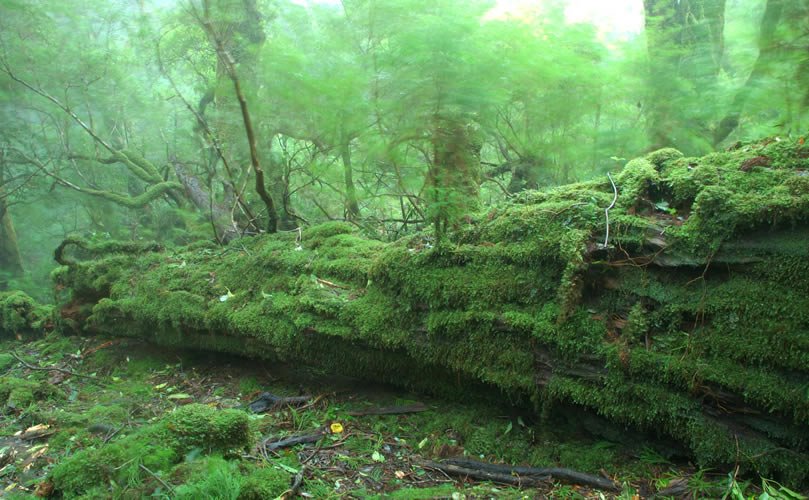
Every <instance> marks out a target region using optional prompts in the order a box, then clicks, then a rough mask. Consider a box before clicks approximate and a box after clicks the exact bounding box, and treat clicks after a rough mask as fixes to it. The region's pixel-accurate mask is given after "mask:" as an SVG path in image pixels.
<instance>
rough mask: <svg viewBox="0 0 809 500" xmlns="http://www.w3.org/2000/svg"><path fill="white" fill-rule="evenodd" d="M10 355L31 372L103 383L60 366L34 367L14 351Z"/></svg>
mask: <svg viewBox="0 0 809 500" xmlns="http://www.w3.org/2000/svg"><path fill="white" fill-rule="evenodd" d="M9 354H11V357H12V358H14V359H16V360H17V361H18V362H19V363H20V364H22V365H23V366H24V367H25V368H27V369H29V370H34V371H41V372H59V373H64V374H65V375H71V376H73V377H78V378H86V379H90V380H95V381H96V382H99V383H101V381H100V380H98V379H97V378H95V377H91V376H90V375H82V374H81V373H76V372H74V371H71V370H67V369H65V368H59V367H58V366H34V365H32V364H30V363H28V362H27V361H25V360H24V359H22V358H21V357H20V356H19V355H18V354H17V353H16V352H14V351H9Z"/></svg>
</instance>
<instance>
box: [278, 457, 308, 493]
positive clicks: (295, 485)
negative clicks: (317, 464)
mask: <svg viewBox="0 0 809 500" xmlns="http://www.w3.org/2000/svg"><path fill="white" fill-rule="evenodd" d="M305 473H306V466H305V465H304V466H303V467H301V470H299V471H298V473H297V474H295V480H294V481H292V487H291V488H289V489H288V490H287V491H285V492H284V493H283V494H282V495H281V498H284V499H286V498H293V497H296V496H298V493H299V492H300V490H301V486H303V475H304V474H305Z"/></svg>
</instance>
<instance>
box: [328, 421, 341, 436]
mask: <svg viewBox="0 0 809 500" xmlns="http://www.w3.org/2000/svg"><path fill="white" fill-rule="evenodd" d="M330 428H331V432H332V434H340V433H341V432H343V424H341V423H340V422H334V423H333V424H331V426H330Z"/></svg>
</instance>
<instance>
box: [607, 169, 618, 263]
mask: <svg viewBox="0 0 809 500" xmlns="http://www.w3.org/2000/svg"><path fill="white" fill-rule="evenodd" d="M607 178H608V179H609V180H610V184H612V192H613V194H614V196H613V198H612V203H610V206H608V207H607V208H605V209H604V217H605V218H606V219H607V230H606V233H605V234H604V248H606V247H607V243H608V242H609V240H610V209H611V208H612V207H614V206H615V202H616V201H618V188H617V187H615V181H613V180H612V176H611V175H610V173H609V172H607Z"/></svg>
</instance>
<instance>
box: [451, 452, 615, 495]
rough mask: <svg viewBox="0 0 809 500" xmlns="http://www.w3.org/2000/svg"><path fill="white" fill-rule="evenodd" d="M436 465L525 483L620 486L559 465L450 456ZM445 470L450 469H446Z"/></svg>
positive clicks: (600, 486)
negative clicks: (479, 460) (545, 465)
mask: <svg viewBox="0 0 809 500" xmlns="http://www.w3.org/2000/svg"><path fill="white" fill-rule="evenodd" d="M438 465H440V466H442V467H443V466H452V467H455V468H459V469H463V470H465V471H472V472H474V473H475V474H477V473H484V474H497V475H503V476H507V477H515V476H516V477H517V478H518V479H519V481H520V482H521V484H525V480H526V478H528V479H532V480H536V481H546V480H549V479H553V480H556V481H560V482H563V483H569V484H578V485H582V486H589V487H591V488H597V489H600V490H607V491H621V487H620V486H619V485H618V484H616V483H615V482H613V481H611V480H609V479H607V478H604V477H600V476H594V475H592V474H586V473H584V472H579V471H575V470H573V469H565V468H561V467H520V466H511V465H500V464H491V463H487V462H478V461H477V460H469V459H466V458H450V459H447V460H445V461H444V462H441V463H440V464H438ZM447 472H450V471H449V470H447ZM468 475H469V476H470V477H477V476H475V475H473V474H468ZM512 484H513V483H512Z"/></svg>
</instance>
